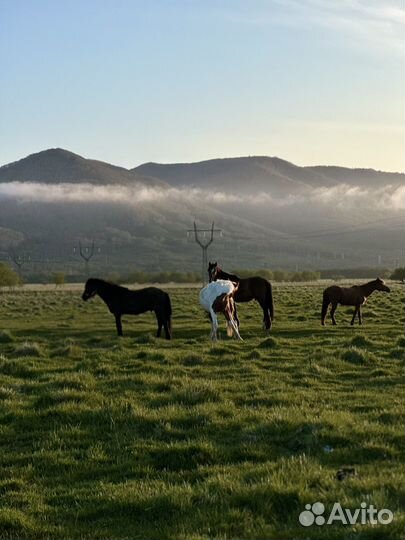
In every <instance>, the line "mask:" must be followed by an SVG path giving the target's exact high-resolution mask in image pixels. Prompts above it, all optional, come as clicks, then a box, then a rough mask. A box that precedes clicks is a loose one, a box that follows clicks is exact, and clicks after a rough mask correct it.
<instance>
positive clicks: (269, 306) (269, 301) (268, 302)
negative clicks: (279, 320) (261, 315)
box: [266, 281, 274, 321]
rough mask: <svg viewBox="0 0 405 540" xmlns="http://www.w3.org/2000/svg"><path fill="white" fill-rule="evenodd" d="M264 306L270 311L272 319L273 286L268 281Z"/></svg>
mask: <svg viewBox="0 0 405 540" xmlns="http://www.w3.org/2000/svg"><path fill="white" fill-rule="evenodd" d="M266 306H267V309H268V310H269V313H270V319H271V320H272V321H274V302H273V287H272V286H271V283H270V282H269V281H268V282H267V288H266Z"/></svg>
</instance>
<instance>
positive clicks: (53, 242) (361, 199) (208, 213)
mask: <svg viewBox="0 0 405 540" xmlns="http://www.w3.org/2000/svg"><path fill="white" fill-rule="evenodd" d="M404 179H405V176H404V175H403V174H396V173H384V172H379V171H374V170H371V169H347V168H343V167H325V166H319V167H299V166H297V165H294V164H292V163H290V162H288V161H285V160H282V159H279V158H274V157H273V158H270V157H263V156H257V157H241V158H228V159H214V160H208V161H203V162H199V163H188V164H170V165H164V164H157V163H146V164H143V165H140V166H139V167H136V168H134V169H132V170H128V169H125V168H123V167H117V166H115V165H110V164H108V163H104V162H101V161H96V160H89V159H85V158H83V157H81V156H79V155H77V154H73V153H71V152H68V151H66V150H62V149H50V150H46V151H43V152H39V153H37V154H33V155H31V156H28V157H27V158H24V159H22V160H19V161H17V162H14V163H11V164H8V165H5V166H3V167H0V257H1V258H3V259H5V258H7V256H8V255H9V254H10V252H13V253H17V254H26V255H28V257H29V261H30V262H29V264H28V263H27V269H28V267H29V266H30V271H31V272H34V273H35V272H42V271H45V270H46V271H51V270H54V269H63V270H65V271H66V270H69V269H70V270H71V271H72V272H77V271H79V269H80V268H81V262H82V261H81V260H80V259H79V258H78V257H77V252H76V254H75V253H74V251H73V248H74V247H75V246H77V245H78V243H79V242H82V243H83V245H89V244H91V243H92V242H93V241H94V242H95V244H96V246H97V248H100V252H98V250H97V256H95V257H94V261H93V262H92V264H93V268H94V272H95V273H101V272H103V273H105V272H108V271H120V272H125V271H130V270H133V269H137V268H142V269H146V270H152V269H153V270H159V271H160V270H165V269H167V270H178V269H182V270H185V269H190V270H199V268H200V249H199V247H198V246H197V245H196V244H195V243H194V238H193V235H192V234H189V235H187V232H186V231H187V229H190V228H192V224H193V222H194V220H196V221H197V223H198V225H199V226H204V227H207V226H209V224H210V223H211V222H212V221H215V225H216V227H217V228H220V229H222V231H223V234H222V236H219V235H217V236H216V238H215V242H214V244H213V245H212V247H211V248H210V256H212V257H213V258H216V259H218V260H220V261H221V262H222V264H223V265H224V266H226V267H230V268H243V267H245V268H253V267H256V268H259V267H267V268H273V269H274V268H281V267H283V268H288V269H292V268H296V267H298V268H300V269H314V268H315V269H319V268H338V267H348V266H350V267H359V266H375V265H376V264H377V263H380V264H383V265H385V266H394V265H395V264H396V263H397V261H398V260H399V257H400V256H401V249H402V243H403V232H404V226H405V218H404V217H403V210H404V209H405V185H404ZM27 271H28V270H27Z"/></svg>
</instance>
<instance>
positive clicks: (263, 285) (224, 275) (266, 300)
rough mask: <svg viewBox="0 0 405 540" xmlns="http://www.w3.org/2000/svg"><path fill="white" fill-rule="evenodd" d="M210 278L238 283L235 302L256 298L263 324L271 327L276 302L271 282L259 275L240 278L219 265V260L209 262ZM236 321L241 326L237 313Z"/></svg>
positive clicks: (211, 279)
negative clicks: (274, 301)
mask: <svg viewBox="0 0 405 540" xmlns="http://www.w3.org/2000/svg"><path fill="white" fill-rule="evenodd" d="M208 276H209V280H210V282H211V281H216V280H217V279H229V280H230V281H232V282H234V283H238V284H239V286H238V289H237V291H236V292H235V295H234V300H235V302H250V301H251V300H256V301H257V302H258V303H259V304H260V307H261V308H262V310H263V325H264V327H265V329H266V330H270V329H271V325H272V321H273V320H274V304H273V290H272V286H271V283H270V282H269V281H267V279H264V278H262V277H259V276H254V277H249V278H240V277H239V276H237V275H235V274H228V272H224V271H223V270H222V268H220V267H219V266H218V263H217V262H214V263H212V262H210V263H209V264H208ZM236 321H237V323H238V326H239V319H238V318H237V315H236Z"/></svg>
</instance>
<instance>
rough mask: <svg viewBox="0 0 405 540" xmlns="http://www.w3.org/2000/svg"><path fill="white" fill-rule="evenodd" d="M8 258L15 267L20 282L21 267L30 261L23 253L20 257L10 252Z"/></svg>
mask: <svg viewBox="0 0 405 540" xmlns="http://www.w3.org/2000/svg"><path fill="white" fill-rule="evenodd" d="M8 256H9V258H10V259H11V260H12V261H13V263H14V264H15V265H16V267H17V273H18V277H19V278H20V280H22V267H23V266H24V264H25V263H27V262H30V261H31V257H30V256H29V255H26V254H25V253H23V254H22V255H17V254H16V253H14V252H10V253H9V254H8Z"/></svg>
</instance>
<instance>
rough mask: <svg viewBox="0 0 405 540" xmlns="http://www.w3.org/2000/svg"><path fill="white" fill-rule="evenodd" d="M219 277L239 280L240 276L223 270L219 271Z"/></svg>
mask: <svg viewBox="0 0 405 540" xmlns="http://www.w3.org/2000/svg"><path fill="white" fill-rule="evenodd" d="M218 277H219V279H229V280H230V281H235V282H239V281H240V278H239V277H238V276H235V274H228V272H224V271H223V270H221V271H220V272H218Z"/></svg>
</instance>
